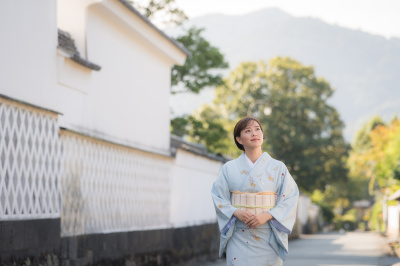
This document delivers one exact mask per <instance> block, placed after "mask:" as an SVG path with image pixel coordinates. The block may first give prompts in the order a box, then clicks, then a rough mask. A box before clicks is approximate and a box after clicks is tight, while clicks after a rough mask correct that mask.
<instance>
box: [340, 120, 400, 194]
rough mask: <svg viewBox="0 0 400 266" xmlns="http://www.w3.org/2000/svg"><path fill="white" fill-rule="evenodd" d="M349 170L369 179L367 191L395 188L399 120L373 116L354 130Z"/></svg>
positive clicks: (399, 169) (398, 166)
mask: <svg viewBox="0 0 400 266" xmlns="http://www.w3.org/2000/svg"><path fill="white" fill-rule="evenodd" d="M348 164H349V168H350V174H351V176H352V177H354V178H359V179H364V180H369V184H370V185H369V191H370V194H372V193H373V192H374V190H376V189H378V190H382V189H383V190H385V191H386V192H385V193H391V192H394V190H396V189H398V188H399V187H398V184H399V181H398V180H400V120H399V119H397V118H396V119H394V120H392V121H391V122H390V123H389V124H386V123H384V122H383V121H382V119H381V118H380V117H373V118H371V119H370V121H368V122H367V123H366V124H365V125H364V126H363V127H362V129H361V130H360V131H359V132H358V133H357V135H356V138H355V140H354V143H353V149H352V151H351V153H350V157H349V161H348Z"/></svg>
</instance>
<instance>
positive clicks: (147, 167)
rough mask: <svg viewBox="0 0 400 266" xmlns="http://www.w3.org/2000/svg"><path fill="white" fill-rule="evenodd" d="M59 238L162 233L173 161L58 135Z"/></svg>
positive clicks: (73, 134) (167, 217)
mask: <svg viewBox="0 0 400 266" xmlns="http://www.w3.org/2000/svg"><path fill="white" fill-rule="evenodd" d="M61 141H62V143H63V152H64V158H63V162H64V167H63V177H62V214H61V235H62V236H73V235H81V234H90V233H106V232H118V231H129V230H146V229H154V228H165V227H166V226H167V225H168V221H169V196H170V169H171V167H172V159H171V158H168V157H163V156H159V155H155V154H151V153H147V152H143V151H139V150H135V149H130V148H126V147H122V146H118V145H114V144H111V143H107V142H104V141H100V140H96V139H93V138H90V137H86V136H82V135H79V134H76V133H73V132H70V131H64V130H62V131H61Z"/></svg>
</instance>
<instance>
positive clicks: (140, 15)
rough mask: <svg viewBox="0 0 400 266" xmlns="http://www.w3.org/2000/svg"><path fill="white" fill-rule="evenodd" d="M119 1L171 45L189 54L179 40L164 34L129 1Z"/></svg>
mask: <svg viewBox="0 0 400 266" xmlns="http://www.w3.org/2000/svg"><path fill="white" fill-rule="evenodd" d="M118 1H119V2H121V3H122V4H123V5H124V6H125V7H126V8H128V9H129V10H130V11H131V12H133V13H134V14H135V15H137V16H138V17H140V18H141V19H142V20H143V21H144V22H146V23H147V24H148V25H149V26H150V27H152V28H153V29H154V30H156V31H157V32H158V33H159V34H161V35H162V36H163V37H164V38H166V39H167V40H168V41H170V42H171V43H172V44H173V45H175V46H176V47H177V48H178V49H180V50H181V51H182V52H184V53H185V54H186V55H187V56H191V53H190V52H189V51H188V50H187V49H186V48H185V47H184V46H183V45H182V44H180V43H179V42H177V41H176V40H174V39H173V38H171V37H169V36H168V35H167V34H165V33H164V32H163V31H162V30H160V29H159V28H157V26H155V25H154V24H153V23H152V22H151V21H150V20H149V19H148V18H147V17H146V16H144V15H142V14H141V13H140V12H139V11H138V10H136V9H135V8H134V7H133V6H132V5H131V3H129V2H128V1H127V0H118Z"/></svg>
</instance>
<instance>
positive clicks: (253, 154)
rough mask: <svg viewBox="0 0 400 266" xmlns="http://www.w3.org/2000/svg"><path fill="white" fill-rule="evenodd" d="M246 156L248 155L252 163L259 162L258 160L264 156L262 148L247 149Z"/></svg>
mask: <svg viewBox="0 0 400 266" xmlns="http://www.w3.org/2000/svg"><path fill="white" fill-rule="evenodd" d="M245 154H246V156H247V158H249V159H250V161H252V162H253V163H255V162H256V161H257V160H258V158H260V156H261V155H262V150H261V148H257V149H254V150H252V149H247V150H246V151H245Z"/></svg>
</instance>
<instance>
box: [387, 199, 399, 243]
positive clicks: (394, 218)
mask: <svg viewBox="0 0 400 266" xmlns="http://www.w3.org/2000/svg"><path fill="white" fill-rule="evenodd" d="M399 215H400V206H388V228H387V234H388V235H389V236H391V237H396V236H398V235H399Z"/></svg>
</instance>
